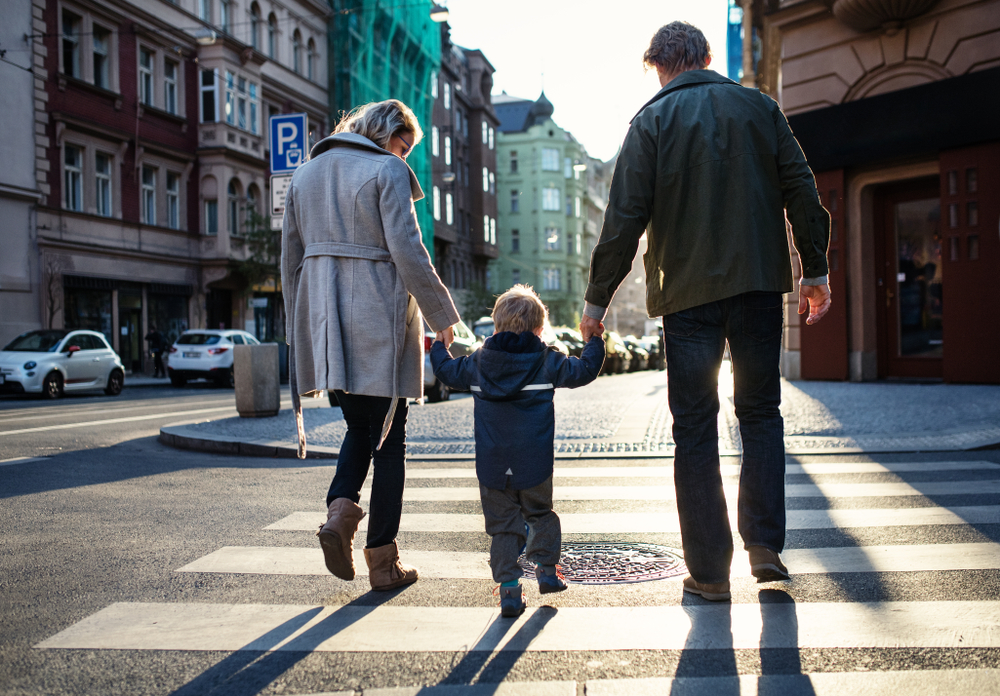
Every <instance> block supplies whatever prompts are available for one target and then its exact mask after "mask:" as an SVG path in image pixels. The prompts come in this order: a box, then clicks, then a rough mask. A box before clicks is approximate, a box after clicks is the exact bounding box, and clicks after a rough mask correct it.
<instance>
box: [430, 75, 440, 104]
mask: <svg viewBox="0 0 1000 696" xmlns="http://www.w3.org/2000/svg"><path fill="white" fill-rule="evenodd" d="M431 98H432V99H437V98H438V74H437V70H431Z"/></svg>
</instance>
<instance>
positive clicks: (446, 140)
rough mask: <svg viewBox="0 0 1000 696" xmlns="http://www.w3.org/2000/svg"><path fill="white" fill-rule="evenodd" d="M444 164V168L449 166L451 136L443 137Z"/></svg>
mask: <svg viewBox="0 0 1000 696" xmlns="http://www.w3.org/2000/svg"><path fill="white" fill-rule="evenodd" d="M444 163H445V165H446V166H449V167H450V166H451V136H450V135H446V136H444Z"/></svg>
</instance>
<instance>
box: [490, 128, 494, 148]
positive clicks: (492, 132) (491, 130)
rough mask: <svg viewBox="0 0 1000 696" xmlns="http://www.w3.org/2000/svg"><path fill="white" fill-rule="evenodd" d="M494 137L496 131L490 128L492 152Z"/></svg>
mask: <svg viewBox="0 0 1000 696" xmlns="http://www.w3.org/2000/svg"><path fill="white" fill-rule="evenodd" d="M493 135H494V131H493V128H492V127H491V128H490V149H491V150H492V149H493V142H494V140H493Z"/></svg>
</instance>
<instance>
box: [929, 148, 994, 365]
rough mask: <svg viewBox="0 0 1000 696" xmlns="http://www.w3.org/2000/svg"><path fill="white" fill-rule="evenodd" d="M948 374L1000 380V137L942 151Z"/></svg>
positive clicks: (945, 352)
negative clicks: (997, 140) (999, 312)
mask: <svg viewBox="0 0 1000 696" xmlns="http://www.w3.org/2000/svg"><path fill="white" fill-rule="evenodd" d="M940 200H941V218H942V219H941V222H942V230H943V233H944V235H943V236H944V245H943V246H944V251H943V254H942V256H943V265H944V282H945V284H946V285H947V292H946V293H945V299H944V312H945V317H946V321H945V325H944V346H945V348H944V378H945V381H948V382H978V383H989V384H1000V320H998V319H997V317H996V316H995V315H996V312H995V308H996V307H997V306H1000V235H998V228H1000V143H990V144H989V145H982V146H978V147H971V148H963V149H961V150H950V151H946V152H942V153H941V182H940Z"/></svg>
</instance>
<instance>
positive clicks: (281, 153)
mask: <svg viewBox="0 0 1000 696" xmlns="http://www.w3.org/2000/svg"><path fill="white" fill-rule="evenodd" d="M268 130H269V132H270V134H271V229H272V230H280V229H281V223H282V218H283V217H284V215H285V196H286V195H287V194H288V186H289V184H291V181H292V173H293V172H294V171H295V170H296V169H297V168H298V167H299V165H301V164H302V163H303V162H305V159H306V156H307V155H308V152H309V151H308V145H309V143H308V139H307V138H308V133H309V121H308V116H307V115H306V114H281V115H280V116H272V117H271V118H270V121H269V123H268Z"/></svg>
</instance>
